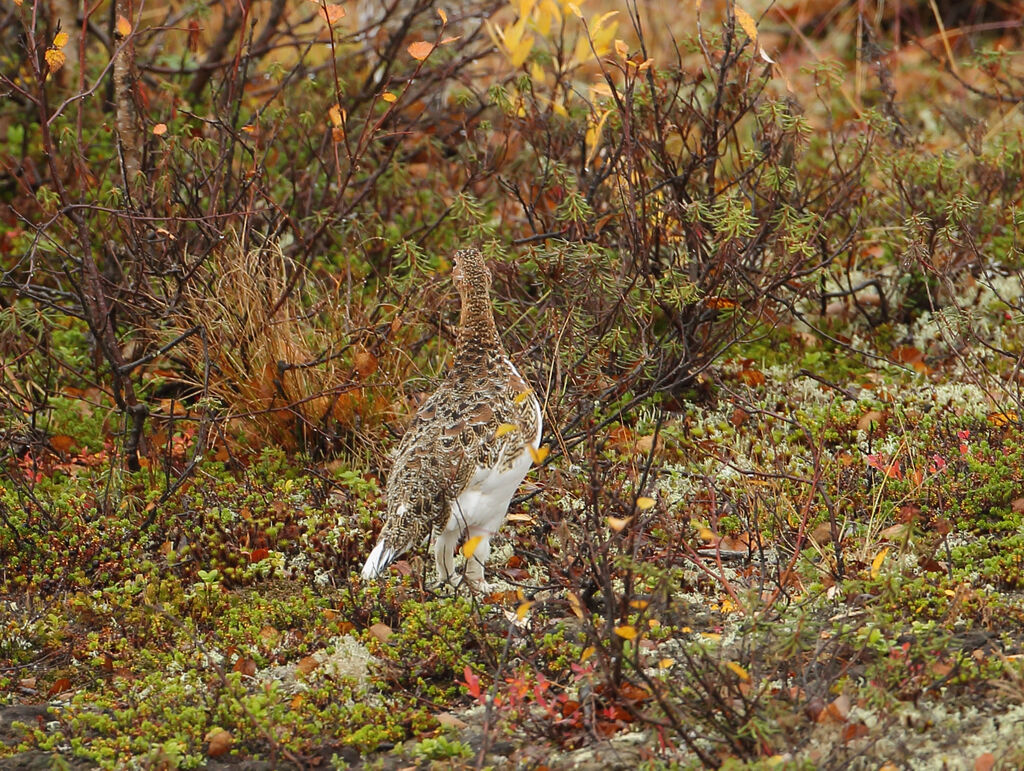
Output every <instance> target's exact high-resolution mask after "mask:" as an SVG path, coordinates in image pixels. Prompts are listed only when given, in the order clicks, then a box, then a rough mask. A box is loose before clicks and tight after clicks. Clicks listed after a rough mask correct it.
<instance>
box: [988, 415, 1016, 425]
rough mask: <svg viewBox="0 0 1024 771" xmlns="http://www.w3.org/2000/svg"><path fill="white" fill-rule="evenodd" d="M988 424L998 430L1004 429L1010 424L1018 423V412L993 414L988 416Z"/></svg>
mask: <svg viewBox="0 0 1024 771" xmlns="http://www.w3.org/2000/svg"><path fill="white" fill-rule="evenodd" d="M988 422H989V423H991V424H992V425H993V426H995V427H996V428H1002V427H1003V426H1006V425H1009V424H1010V423H1016V422H1017V413H1016V412H993V413H992V414H991V415H989V416H988Z"/></svg>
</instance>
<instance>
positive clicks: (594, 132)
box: [584, 110, 611, 166]
mask: <svg viewBox="0 0 1024 771" xmlns="http://www.w3.org/2000/svg"><path fill="white" fill-rule="evenodd" d="M609 115H611V110H605V111H604V114H603V115H601V118H600V120H598V122H597V125H593V126H591V127H590V128H588V129H587V135H586V137H585V138H584V142H585V144H586V145H587V147H589V148H590V151H589V152H588V153H587V161H586V165H587V166H589V165H590V164H591V163H593V161H594V157H595V156H596V155H597V150H598V148H599V147H600V146H601V132H603V131H604V124H605V121H607V120H608V116H609Z"/></svg>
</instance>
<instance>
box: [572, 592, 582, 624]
mask: <svg viewBox="0 0 1024 771" xmlns="http://www.w3.org/2000/svg"><path fill="white" fill-rule="evenodd" d="M569 607H570V608H572V614H573V615H574V616H576V618H583V601H582V600H581V599H580V596H579V595H578V594H576V592H569Z"/></svg>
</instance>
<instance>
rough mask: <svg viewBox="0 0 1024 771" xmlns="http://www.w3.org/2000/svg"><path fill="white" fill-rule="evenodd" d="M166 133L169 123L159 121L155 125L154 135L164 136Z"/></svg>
mask: <svg viewBox="0 0 1024 771" xmlns="http://www.w3.org/2000/svg"><path fill="white" fill-rule="evenodd" d="M166 133H167V124H166V123H157V124H156V125H155V126H153V136H158V137H162V136H163V135H164V134H166Z"/></svg>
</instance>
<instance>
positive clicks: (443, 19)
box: [437, 8, 448, 24]
mask: <svg viewBox="0 0 1024 771" xmlns="http://www.w3.org/2000/svg"><path fill="white" fill-rule="evenodd" d="M437 15H438V16H440V17H441V23H442V24H447V23H448V14H447V13H445V12H444V8H438V9H437Z"/></svg>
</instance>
